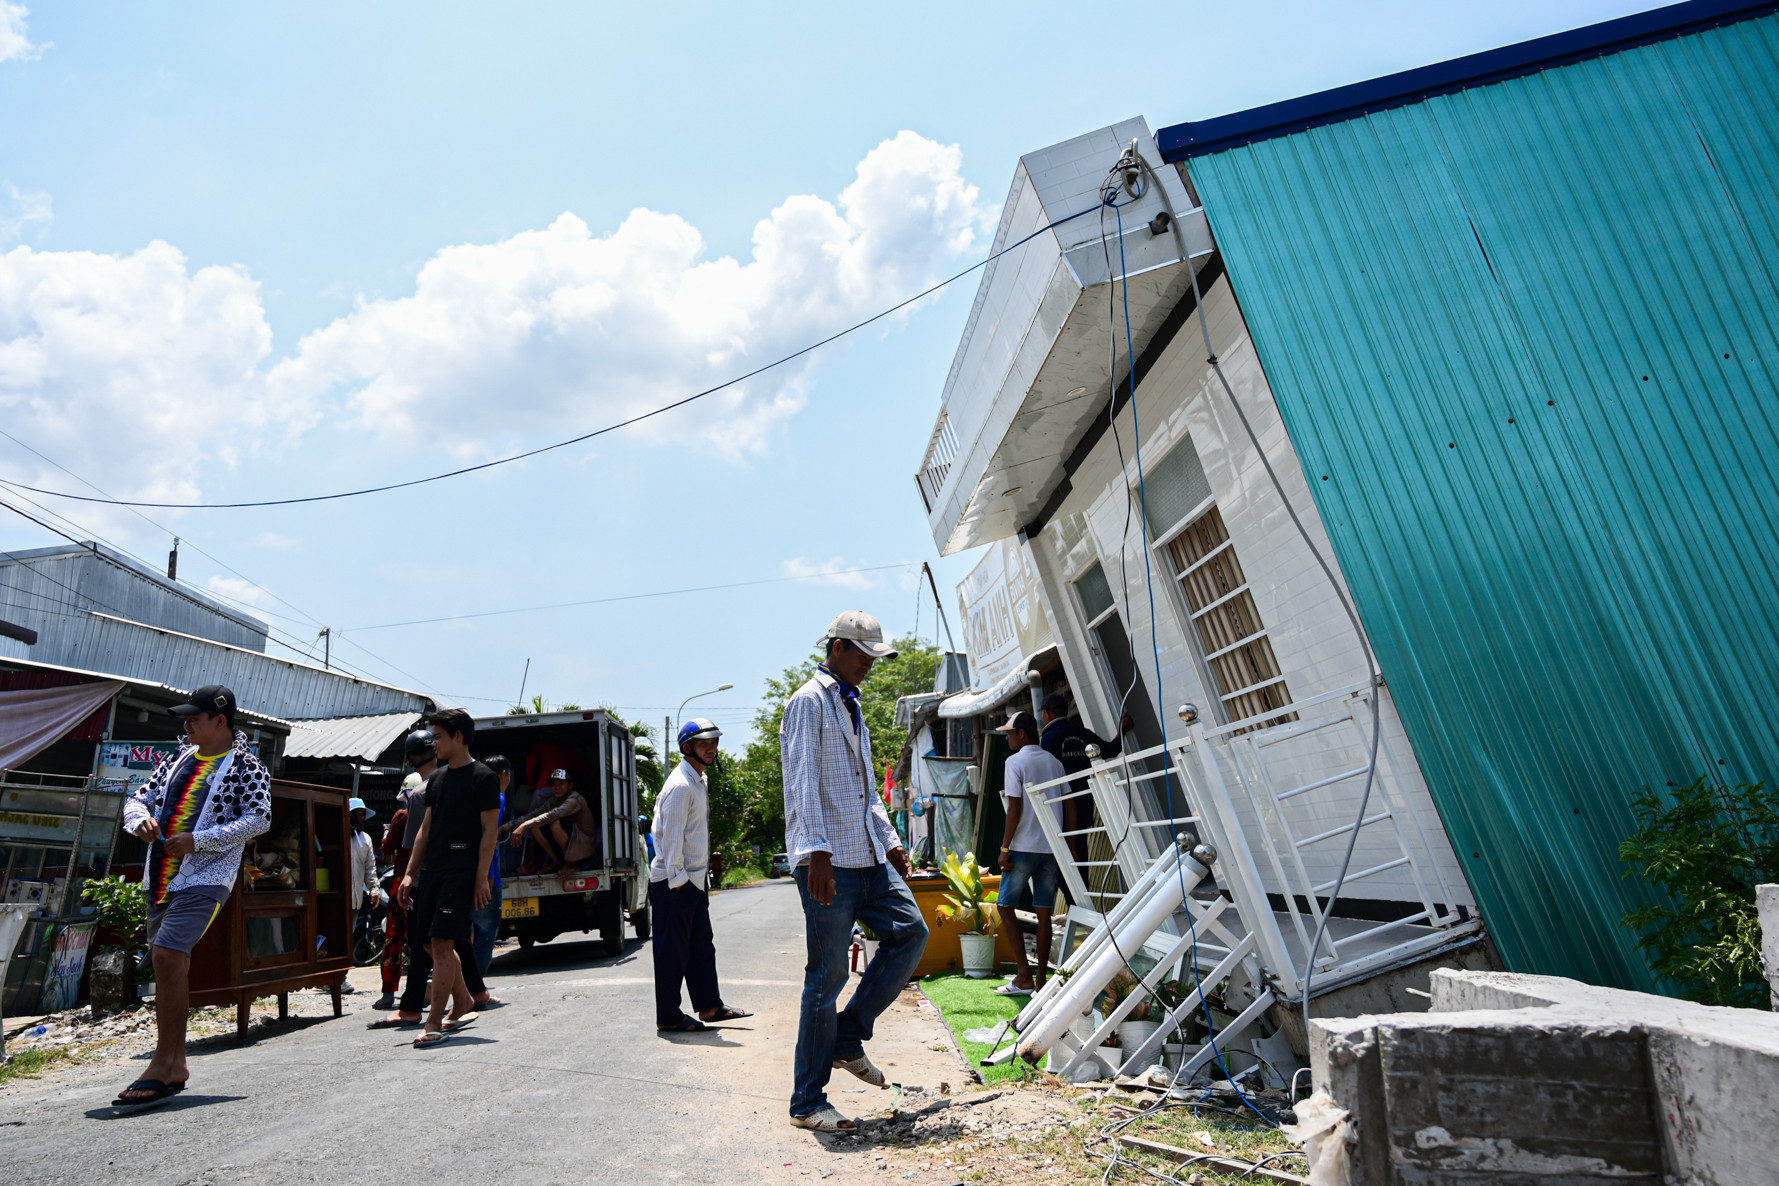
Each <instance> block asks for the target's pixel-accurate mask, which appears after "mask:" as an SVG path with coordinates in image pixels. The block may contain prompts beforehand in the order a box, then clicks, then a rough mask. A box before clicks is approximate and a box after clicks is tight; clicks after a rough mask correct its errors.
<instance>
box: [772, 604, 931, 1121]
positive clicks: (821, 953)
mask: <svg viewBox="0 0 1779 1186" xmlns="http://www.w3.org/2000/svg"><path fill="white" fill-rule="evenodd" d="M817 645H818V646H821V647H822V648H823V653H824V655H825V661H824V662H823V663H822V664H821V665H820V666H819V667H817V668H816V672H815V677H814V678H813V679H811V680H810V681H809V682H808V683H806V684H804V685H803V686H802V687H801V688H798V689H797V691H796V692H795V693H794V694H792V696H791V698H790V700H789V701H788V702H787V703H786V705H785V713H784V725H783V727H782V728H781V729H780V731H779V747H780V752H781V754H782V756H783V763H784V805H785V844H786V847H787V848H789V849H790V856H791V864H792V865H793V866H795V877H796V881H797V889H798V892H799V893H800V894H801V896H802V899H803V929H804V939H805V942H806V944H807V947H808V953H809V954H808V962H807V963H806V964H805V965H804V969H803V1006H802V1016H801V1018H800V1020H799V1022H798V1026H797V1055H796V1070H795V1081H794V1083H793V1086H792V1089H791V1123H792V1124H795V1125H797V1126H798V1127H800V1128H811V1129H815V1130H816V1131H817V1132H851V1131H853V1130H854V1129H855V1128H856V1127H857V1126H856V1125H855V1124H854V1123H853V1121H851V1120H849V1119H847V1118H846V1117H845V1116H842V1115H841V1114H840V1113H839V1112H837V1111H836V1110H835V1109H834V1107H833V1105H831V1104H830V1103H828V1096H827V1086H828V1077H829V1075H830V1074H831V1073H832V1070H833V1068H834V1067H841V1068H843V1069H845V1070H848V1071H851V1072H852V1073H853V1074H854V1075H857V1076H858V1077H859V1078H860V1079H863V1080H864V1081H865V1082H866V1083H869V1084H871V1085H872V1086H874V1087H883V1086H885V1084H886V1080H885V1079H884V1075H883V1072H882V1071H880V1070H878V1069H877V1067H876V1066H875V1065H873V1064H872V1062H871V1059H870V1057H869V1056H868V1055H866V1053H865V1043H866V1042H868V1041H870V1040H871V1029H872V1026H873V1024H874V1023H875V1022H876V1020H877V1018H878V1015H879V1014H881V1013H882V1012H883V1011H884V1010H885V1009H887V1008H889V1006H890V1004H891V1003H892V1002H893V1001H894V1000H895V999H896V995H897V994H898V993H900V992H901V991H902V989H903V987H904V986H906V985H907V983H908V977H909V976H911V975H913V973H914V968H915V965H917V964H919V963H920V957H921V954H922V953H923V952H924V951H925V950H926V945H927V925H926V923H925V922H924V921H922V919H921V917H920V908H919V907H917V906H916V905H915V904H914V895H913V894H912V893H910V892H909V890H908V884H907V882H905V881H904V880H903V878H904V877H906V876H907V875H908V872H909V868H908V852H907V849H906V848H905V847H904V845H903V843H902V838H901V836H899V835H897V833H896V829H895V826H894V825H892V824H891V823H890V820H889V815H888V813H887V812H885V811H884V808H883V800H882V799H880V798H878V796H877V778H876V768H875V767H874V766H873V765H872V762H871V730H870V729H869V728H868V727H867V726H866V724H865V717H864V712H863V711H862V709H861V706H860V703H859V685H860V684H861V683H863V682H864V680H865V677H866V676H867V675H869V674H870V672H871V667H872V665H873V664H875V663H876V662H877V660H879V659H888V658H894V657H895V654H896V652H895V649H894V648H893V647H891V646H889V645H888V644H887V643H885V642H884V640H883V627H882V626H880V625H878V623H877V619H876V618H873V617H872V616H871V615H870V614H867V613H864V612H863V611H860V610H848V611H847V612H846V613H843V614H841V615H840V616H839V617H838V618H835V619H834V621H833V623H832V624H831V625H830V626H829V627H828V631H827V633H826V634H825V635H823V637H822V638H821V639H820V640H819V641H818V643H817ZM855 923H864V924H865V925H866V926H868V927H870V928H871V932H872V933H873V934H875V935H876V936H877V937H878V940H879V942H878V947H877V954H876V955H875V956H873V957H872V958H871V962H870V964H869V965H867V966H866V968H865V974H864V976H863V977H862V978H861V979H860V980H859V984H858V987H857V988H856V989H854V990H853V994H852V1000H851V1001H849V1002H848V1003H847V1006H846V1008H845V1009H844V1010H841V1011H839V1012H838V1013H836V1012H835V1005H836V1003H837V1002H838V1000H839V997H840V990H841V989H842V988H843V987H845V985H846V977H847V954H848V951H849V950H850V948H851V946H852V930H853V925H854V924H855Z"/></svg>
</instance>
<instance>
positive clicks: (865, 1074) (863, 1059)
mask: <svg viewBox="0 0 1779 1186" xmlns="http://www.w3.org/2000/svg"><path fill="white" fill-rule="evenodd" d="M834 1065H835V1066H837V1067H839V1068H840V1069H841V1070H843V1071H851V1072H852V1073H853V1074H855V1075H857V1076H858V1077H859V1078H860V1079H863V1080H864V1081H865V1082H867V1083H869V1084H870V1085H871V1086H873V1087H882V1086H884V1085H885V1084H886V1083H888V1082H889V1081H888V1080H887V1079H885V1078H884V1077H883V1072H882V1071H880V1070H878V1069H877V1064H876V1063H874V1062H872V1061H871V1056H870V1055H869V1054H861V1055H859V1056H858V1057H857V1058H837V1059H835V1060H834Z"/></svg>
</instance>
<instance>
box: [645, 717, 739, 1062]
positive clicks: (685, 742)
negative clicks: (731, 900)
mask: <svg viewBox="0 0 1779 1186" xmlns="http://www.w3.org/2000/svg"><path fill="white" fill-rule="evenodd" d="M722 736H723V731H722V730H721V729H719V728H717V727H716V725H714V724H713V723H711V722H710V721H707V720H704V719H703V718H702V717H694V718H693V719H691V720H689V721H687V722H686V723H685V724H683V725H681V726H680V729H679V752H680V759H681V760H680V764H679V765H678V766H675V767H674V768H673V773H671V774H669V775H668V776H667V781H666V782H665V783H664V784H662V787H661V793H660V794H659V795H656V796H655V831H656V834H657V836H658V841H659V842H658V843H657V845H656V848H655V856H654V859H652V860H651V861H650V862H649V903H650V905H651V906H652V908H653V910H654V915H655V939H654V949H655V1028H656V1029H657V1030H659V1031H660V1032H662V1033H671V1034H697V1033H703V1032H704V1031H705V1030H708V1029H709V1028H710V1027H709V1026H708V1025H705V1024H704V1023H705V1022H707V1021H734V1020H736V1019H738V1018H742V1017H749V1016H752V1015H751V1014H749V1013H746V1012H744V1011H743V1010H740V1009H731V1008H729V1007H728V1006H726V1005H724V1004H723V994H722V992H721V991H720V990H719V989H718V988H717V948H716V941H715V938H714V936H713V935H712V934H711V929H710V895H709V894H708V893H706V892H705V888H704V887H705V884H706V880H705V879H706V878H707V877H708V876H709V873H710V788H709V785H708V784H707V783H706V782H705V775H704V772H705V771H706V770H708V769H710V767H711V764H712V763H714V762H715V761H716V760H717V745H718V739H719V738H721V737H722ZM681 981H684V982H685V985H686V991H687V993H689V994H690V995H691V998H692V1008H693V1009H694V1010H696V1011H697V1013H698V1016H697V1017H696V1018H693V1017H688V1016H687V1015H686V1014H685V1013H683V1012H681V1010H680V1007H679V999H680V997H679V986H680V982H681Z"/></svg>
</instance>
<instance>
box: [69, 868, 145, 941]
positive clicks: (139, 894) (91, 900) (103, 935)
mask: <svg viewBox="0 0 1779 1186" xmlns="http://www.w3.org/2000/svg"><path fill="white" fill-rule="evenodd" d="M80 897H81V900H82V901H84V902H85V903H86V904H87V905H89V906H97V907H98V908H99V913H98V916H97V919H96V920H95V921H96V922H97V923H98V926H97V927H96V928H95V930H97V932H98V935H97V936H96V938H97V939H98V940H99V942H98V943H97V944H96V946H98V947H122V948H123V949H125V950H126V951H128V952H130V953H131V954H132V955H133V954H134V953H136V952H138V951H140V950H142V948H143V947H145V946H146V945H147V943H148V895H147V894H146V893H145V892H143V889H142V883H141V882H140V881H135V880H132V879H130V878H126V877H102V878H100V879H98V880H97V881H89V882H87V883H86V888H85V889H84V890H82V891H81V894H80Z"/></svg>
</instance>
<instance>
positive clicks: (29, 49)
mask: <svg viewBox="0 0 1779 1186" xmlns="http://www.w3.org/2000/svg"><path fill="white" fill-rule="evenodd" d="M30 12H31V10H30V9H28V8H26V7H25V6H24V5H23V4H10V3H8V2H7V0H0V62H28V61H30V60H31V59H32V58H40V57H42V56H43V51H44V50H46V49H48V48H49V43H48V42H45V43H44V44H42V45H32V44H31V39H30V38H29V37H27V36H26V35H25V17H27V16H29V15H30Z"/></svg>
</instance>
